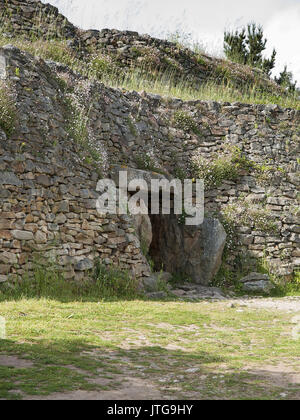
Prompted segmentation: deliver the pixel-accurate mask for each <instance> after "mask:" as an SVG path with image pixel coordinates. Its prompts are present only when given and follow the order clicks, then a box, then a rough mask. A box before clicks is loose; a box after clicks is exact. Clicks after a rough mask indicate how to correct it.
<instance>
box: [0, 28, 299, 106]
mask: <svg viewBox="0 0 300 420" xmlns="http://www.w3.org/2000/svg"><path fill="white" fill-rule="evenodd" d="M10 42H13V44H14V45H15V46H17V47H18V48H20V49H21V50H24V51H27V52H29V53H31V54H33V55H35V56H40V57H42V58H43V59H46V60H53V61H56V62H60V63H62V64H65V65H66V66H68V67H70V68H71V69H72V70H73V71H75V72H79V73H81V74H83V75H85V76H88V77H90V78H92V79H98V80H99V81H101V82H103V83H104V84H106V85H107V86H111V87H114V88H120V89H126V90H134V91H143V90H145V91H147V92H151V93H154V94H158V95H161V96H164V97H168V98H169V97H176V98H180V99H182V100H185V101H190V100H191V101H194V100H213V101H218V102H236V101H238V102H243V103H251V104H272V103H274V104H278V105H280V106H282V107H284V108H295V109H300V101H299V100H298V98H296V96H288V95H286V96H281V95H278V96H276V95H272V94H270V93H267V92H265V93H264V92H261V87H259V86H258V85H256V84H255V83H254V84H253V86H252V88H251V89H249V88H247V89H245V91H243V90H242V89H237V88H236V87H234V84H233V83H231V82H230V80H229V81H228V80H227V81H224V82H223V83H222V82H221V83H220V81H214V80H213V81H210V82H208V83H206V84H203V85H201V86H199V88H197V89H195V88H194V87H191V86H190V84H189V83H187V82H186V80H185V78H182V79H181V80H178V77H175V73H174V72H172V71H170V70H167V71H164V72H160V71H153V70H149V68H147V67H146V68H135V67H132V68H131V69H130V71H126V73H125V72H124V71H122V70H121V69H120V68H119V66H118V65H117V63H114V62H113V61H112V59H111V57H108V56H104V55H103V54H99V53H96V54H95V53H94V54H86V55H85V57H84V58H83V59H80V58H79V56H77V55H76V54H75V52H74V51H73V50H71V49H70V48H69V47H68V46H67V42H66V41H59V40H49V41H45V40H33V41H27V40H25V39H22V38H20V37H15V38H14V39H13V41H12V40H10ZM7 43H8V40H7V38H5V37H3V36H1V34H0V47H1V46H3V45H5V44H7ZM225 64H226V63H225ZM225 64H224V65H225ZM226 65H227V67H228V66H229V65H230V63H229V62H228V64H226ZM222 80H223V79H222Z"/></svg>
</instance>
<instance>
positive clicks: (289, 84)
mask: <svg viewBox="0 0 300 420" xmlns="http://www.w3.org/2000/svg"><path fill="white" fill-rule="evenodd" d="M293 79H294V77H293V73H292V72H291V71H288V69H287V66H284V69H283V71H282V72H281V73H280V74H279V77H275V82H276V83H278V84H279V85H280V86H282V87H284V88H285V89H286V90H288V91H289V92H291V93H294V92H296V85H297V81H295V82H294V81H293Z"/></svg>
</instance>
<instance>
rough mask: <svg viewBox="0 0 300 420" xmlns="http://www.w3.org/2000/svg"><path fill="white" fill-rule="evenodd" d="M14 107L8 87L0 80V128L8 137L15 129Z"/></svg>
mask: <svg viewBox="0 0 300 420" xmlns="http://www.w3.org/2000/svg"><path fill="white" fill-rule="evenodd" d="M15 123H16V108H15V103H14V98H13V95H12V93H11V91H10V89H9V87H8V86H7V85H6V84H4V83H3V82H0V128H1V129H2V130H3V131H4V132H5V134H6V135H7V136H8V137H9V136H11V134H12V133H13V131H14V129H15Z"/></svg>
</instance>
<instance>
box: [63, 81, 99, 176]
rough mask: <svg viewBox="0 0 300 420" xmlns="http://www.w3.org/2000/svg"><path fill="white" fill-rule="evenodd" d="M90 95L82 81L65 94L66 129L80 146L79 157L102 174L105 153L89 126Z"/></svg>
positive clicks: (88, 85) (86, 84)
mask: <svg viewBox="0 0 300 420" xmlns="http://www.w3.org/2000/svg"><path fill="white" fill-rule="evenodd" d="M92 100H93V98H92V97H91V91H90V84H89V83H88V82H86V81H85V82H83V83H82V84H81V85H78V86H76V89H75V90H74V91H73V92H72V93H68V94H67V95H66V99H65V102H66V108H67V110H68V124H67V131H68V134H69V136H70V137H71V138H72V139H73V140H74V141H75V142H76V143H77V144H78V145H79V146H80V147H81V150H82V156H81V159H82V161H83V162H84V163H86V164H88V165H94V166H95V167H96V168H97V169H98V171H99V172H100V174H99V175H103V174H104V172H105V171H106V169H107V155H106V153H105V148H104V147H103V145H102V143H101V141H100V140H98V139H96V138H95V135H94V133H93V131H92V130H91V128H90V127H89V112H90V108H87V107H86V104H90V103H91V101H92Z"/></svg>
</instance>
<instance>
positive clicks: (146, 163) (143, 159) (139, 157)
mask: <svg viewBox="0 0 300 420" xmlns="http://www.w3.org/2000/svg"><path fill="white" fill-rule="evenodd" d="M134 161H135V163H136V165H137V168H138V169H141V170H144V171H151V172H157V173H162V170H161V169H160V167H159V165H158V163H157V162H156V160H155V159H154V158H153V157H152V156H150V155H149V154H147V153H143V154H141V153H139V154H136V155H135V156H134Z"/></svg>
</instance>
